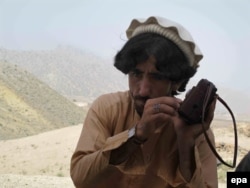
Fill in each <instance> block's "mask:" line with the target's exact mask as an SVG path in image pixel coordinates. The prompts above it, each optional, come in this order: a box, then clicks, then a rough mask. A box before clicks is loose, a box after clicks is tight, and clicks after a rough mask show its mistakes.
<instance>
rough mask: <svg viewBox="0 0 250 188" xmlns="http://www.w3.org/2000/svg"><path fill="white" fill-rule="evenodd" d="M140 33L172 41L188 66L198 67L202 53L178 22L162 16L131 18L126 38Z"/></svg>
mask: <svg viewBox="0 0 250 188" xmlns="http://www.w3.org/2000/svg"><path fill="white" fill-rule="evenodd" d="M142 33H157V34H160V35H162V36H164V37H166V38H168V39H169V40H171V41H172V42H174V43H175V44H176V45H177V46H178V47H179V48H180V50H181V51H182V52H183V53H184V54H185V56H186V57H187V59H188V61H189V63H190V66H192V67H194V68H197V67H199V61H200V60H201V59H202V57H203V55H202V53H201V51H200V49H199V47H198V46H197V45H196V44H195V42H194V40H193V38H192V36H191V34H190V33H189V32H188V31H187V30H186V29H185V28H184V27H183V26H181V25H180V24H178V23H176V22H173V21H171V20H168V19H166V18H162V17H156V16H151V17H149V18H148V19H133V20H132V21H131V23H130V25H129V27H128V29H127V31H126V34H127V37H128V39H130V38H132V37H134V36H136V35H139V34H142Z"/></svg>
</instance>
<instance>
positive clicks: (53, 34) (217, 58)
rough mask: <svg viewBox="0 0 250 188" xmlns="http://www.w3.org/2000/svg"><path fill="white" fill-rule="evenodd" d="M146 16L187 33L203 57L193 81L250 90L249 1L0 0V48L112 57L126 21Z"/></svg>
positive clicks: (118, 45) (123, 36)
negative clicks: (70, 51) (62, 48)
mask: <svg viewBox="0 0 250 188" xmlns="http://www.w3.org/2000/svg"><path fill="white" fill-rule="evenodd" d="M149 16H161V17H165V18H168V19H170V20H173V21H175V22H178V23H180V24H181V25H183V26H184V27H185V28H186V29H187V30H189V31H190V33H191V35H192V36H193V38H194V40H195V41H196V43H197V44H198V46H199V47H200V49H201V51H202V53H203V55H204V58H203V59H202V61H201V62H200V67H199V69H198V72H197V74H196V76H195V79H197V80H199V79H201V78H206V79H208V80H210V81H212V82H214V83H215V85H216V84H219V85H224V86H225V87H229V88H234V89H238V90H240V91H243V92H245V91H250V83H249V81H248V80H249V72H250V71H249V70H250V56H249V53H250V50H249V49H250V48H249V43H250V1H249V0H188V1H187V0H0V48H6V49H15V50H49V49H54V48H56V47H57V46H60V45H65V46H72V47H75V48H79V49H81V50H84V51H87V52H91V53H94V54H96V55H97V56H100V57H104V58H108V59H110V61H112V58H113V57H114V55H115V54H116V52H117V51H118V50H119V49H120V48H121V47H122V45H123V44H124V43H125V42H126V40H127V39H126V34H125V31H126V29H127V27H128V26H129V24H130V21H131V20H132V19H133V18H147V17H149ZM111 63H113V62H111Z"/></svg>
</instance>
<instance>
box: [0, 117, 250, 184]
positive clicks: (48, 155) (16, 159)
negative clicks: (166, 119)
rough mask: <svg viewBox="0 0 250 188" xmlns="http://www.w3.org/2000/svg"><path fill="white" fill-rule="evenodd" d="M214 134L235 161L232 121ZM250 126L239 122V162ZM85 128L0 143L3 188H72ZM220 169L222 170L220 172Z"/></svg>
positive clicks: (215, 125)
mask: <svg viewBox="0 0 250 188" xmlns="http://www.w3.org/2000/svg"><path fill="white" fill-rule="evenodd" d="M212 127H213V130H214V133H215V137H216V143H217V145H218V147H217V149H218V151H219V152H220V154H221V156H222V157H223V158H224V159H225V160H226V161H229V162H230V161H232V157H233V143H234V140H233V138H234V137H233V131H232V126H231V122H230V121H225V120H220V121H219V120H215V121H214V123H213V125H212ZM249 127H250V123H249V122H238V137H239V148H238V161H239V160H240V159H241V158H242V157H243V156H244V155H245V153H246V152H247V151H248V150H249V143H250V135H249V134H250V129H249ZM81 129H82V125H76V126H71V127H66V128H61V129H57V130H53V131H49V132H45V133H42V134H38V135H34V136H29V137H25V138H19V139H14V140H5V141H4V140H2V141H0V148H1V153H0V182H1V187H2V188H12V187H13V188H23V187H26V188H27V187H31V188H36V187H42V188H73V187H74V186H73V183H72V181H71V179H70V177H69V163H70V157H71V155H72V153H73V151H74V148H75V146H76V143H77V141H78V138H79V135H80V132H81ZM220 168H221V169H220ZM218 169H219V171H220V172H219V178H220V179H219V181H220V188H223V187H226V186H225V177H226V175H225V174H226V171H227V170H233V169H229V168H224V167H223V165H220V166H219V167H218Z"/></svg>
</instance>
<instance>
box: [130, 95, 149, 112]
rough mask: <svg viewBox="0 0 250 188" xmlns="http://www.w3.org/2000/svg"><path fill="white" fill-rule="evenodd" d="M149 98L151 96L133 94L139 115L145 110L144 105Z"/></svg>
mask: <svg viewBox="0 0 250 188" xmlns="http://www.w3.org/2000/svg"><path fill="white" fill-rule="evenodd" d="M148 99H149V97H141V96H133V102H134V106H135V110H136V112H137V113H138V114H139V116H142V114H143V111H144V106H145V104H146V102H147V100H148Z"/></svg>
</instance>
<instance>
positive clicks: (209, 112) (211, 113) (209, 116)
mask: <svg viewBox="0 0 250 188" xmlns="http://www.w3.org/2000/svg"><path fill="white" fill-rule="evenodd" d="M216 101H217V97H215V98H214V100H213V101H212V103H211V104H210V105H209V107H208V110H207V115H206V118H205V121H206V122H208V123H211V121H212V120H213V118H214V111H215V107H216Z"/></svg>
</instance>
